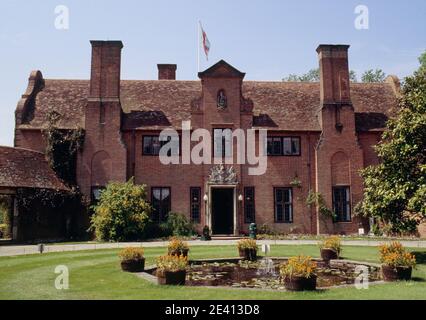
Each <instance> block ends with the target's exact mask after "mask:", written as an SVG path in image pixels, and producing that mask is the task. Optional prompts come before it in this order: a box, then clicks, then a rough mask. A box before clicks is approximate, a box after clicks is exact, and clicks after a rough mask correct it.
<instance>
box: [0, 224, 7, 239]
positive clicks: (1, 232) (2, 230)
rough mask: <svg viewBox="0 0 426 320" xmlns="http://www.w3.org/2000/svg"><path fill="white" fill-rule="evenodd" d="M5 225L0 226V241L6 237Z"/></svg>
mask: <svg viewBox="0 0 426 320" xmlns="http://www.w3.org/2000/svg"><path fill="white" fill-rule="evenodd" d="M6 232H7V224H0V239H1V238H3V237H5V236H6Z"/></svg>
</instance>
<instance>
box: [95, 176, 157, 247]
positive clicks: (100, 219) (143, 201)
mask: <svg viewBox="0 0 426 320" xmlns="http://www.w3.org/2000/svg"><path fill="white" fill-rule="evenodd" d="M150 214H151V206H150V204H149V203H148V201H147V196H146V192H145V186H138V185H135V184H134V182H133V179H131V180H129V181H128V182H126V183H118V182H114V183H110V184H108V186H107V188H106V189H105V190H104V191H103V192H102V193H101V196H100V199H99V203H98V204H97V205H96V206H94V215H93V216H92V218H91V230H93V231H95V234H96V238H97V239H99V240H103V241H127V240H139V239H142V238H143V237H144V236H145V231H146V230H145V229H146V227H147V225H148V223H149V216H150Z"/></svg>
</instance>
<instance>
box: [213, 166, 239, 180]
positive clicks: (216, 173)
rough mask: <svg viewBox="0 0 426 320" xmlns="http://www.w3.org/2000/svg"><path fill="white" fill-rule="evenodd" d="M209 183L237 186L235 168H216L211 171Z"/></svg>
mask: <svg viewBox="0 0 426 320" xmlns="http://www.w3.org/2000/svg"><path fill="white" fill-rule="evenodd" d="M209 183H216V184H236V183H238V180H237V174H236V172H235V169H234V167H229V168H225V166H224V165H223V164H221V165H218V166H214V167H213V168H211V170H210V176H209Z"/></svg>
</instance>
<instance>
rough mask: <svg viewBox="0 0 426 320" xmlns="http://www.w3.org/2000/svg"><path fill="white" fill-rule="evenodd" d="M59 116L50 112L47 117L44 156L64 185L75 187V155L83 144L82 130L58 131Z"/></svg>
mask: <svg viewBox="0 0 426 320" xmlns="http://www.w3.org/2000/svg"><path fill="white" fill-rule="evenodd" d="M60 119H61V115H60V114H58V113H57V112H51V113H49V114H48V116H47V120H48V126H47V128H46V129H45V130H44V137H45V139H46V154H47V157H48V161H49V164H50V167H51V168H52V169H53V170H54V171H55V172H56V174H57V175H58V177H59V178H60V179H62V180H63V181H64V182H65V183H66V184H68V185H70V186H75V185H76V184H77V181H76V170H77V153H78V151H80V150H81V149H82V147H83V144H84V130H83V129H82V128H76V129H73V130H63V129H59V128H58V126H57V123H58V122H59V120H60Z"/></svg>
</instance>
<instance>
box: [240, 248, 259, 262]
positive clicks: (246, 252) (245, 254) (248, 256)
mask: <svg viewBox="0 0 426 320" xmlns="http://www.w3.org/2000/svg"><path fill="white" fill-rule="evenodd" d="M238 252H239V254H240V257H241V258H243V259H244V260H248V261H256V260H257V249H238Z"/></svg>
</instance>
